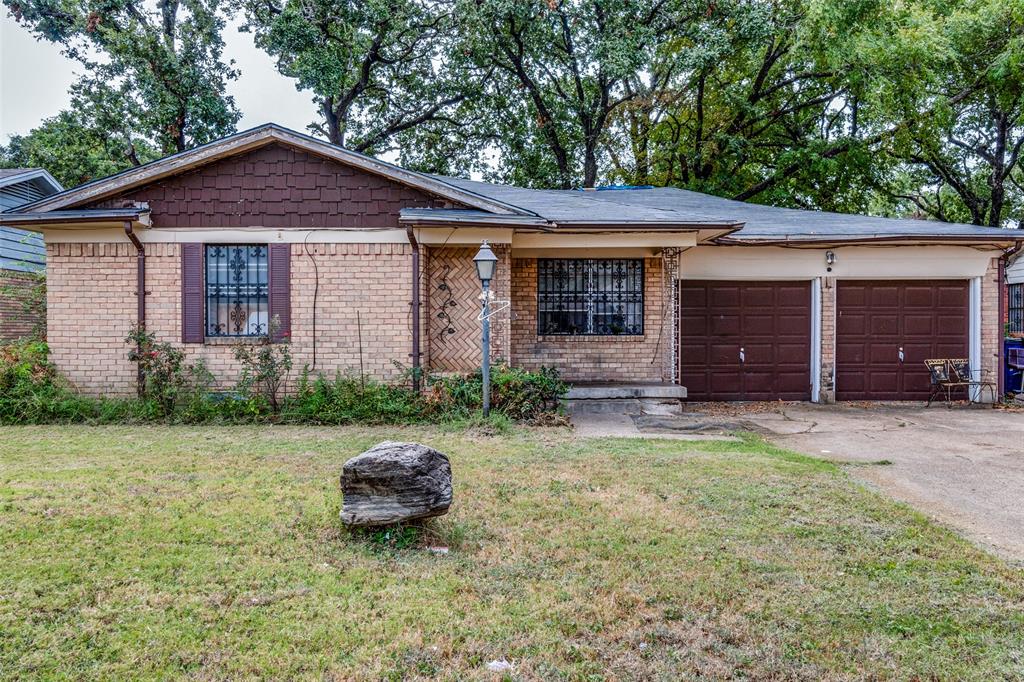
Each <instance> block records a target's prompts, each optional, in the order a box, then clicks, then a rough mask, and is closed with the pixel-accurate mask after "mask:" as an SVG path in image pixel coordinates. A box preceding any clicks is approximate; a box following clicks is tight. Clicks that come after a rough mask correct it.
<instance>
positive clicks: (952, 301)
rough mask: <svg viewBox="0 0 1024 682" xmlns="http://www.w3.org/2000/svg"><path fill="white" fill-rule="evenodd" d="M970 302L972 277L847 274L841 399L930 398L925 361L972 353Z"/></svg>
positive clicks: (839, 286)
mask: <svg viewBox="0 0 1024 682" xmlns="http://www.w3.org/2000/svg"><path fill="white" fill-rule="evenodd" d="M968 301H969V296H968V283H967V282H966V281H964V280H928V281H904V282H894V281H845V280H839V281H838V282H837V283H836V398H837V399H839V400H924V399H926V398H927V397H928V384H929V378H928V370H927V369H926V368H925V366H924V361H925V360H927V359H929V358H966V357H967V353H968V325H969V322H968V310H969V305H968ZM900 349H902V351H903V356H902V360H901V358H900Z"/></svg>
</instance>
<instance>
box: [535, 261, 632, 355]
mask: <svg viewBox="0 0 1024 682" xmlns="http://www.w3.org/2000/svg"><path fill="white" fill-rule="evenodd" d="M537 333H538V334H541V335H558V334H567V335H589V336H610V335H638V334H643V333H644V262H643V260H642V259H622V258H618V259H601V260H597V259H585V260H584V259H572V260H568V259H558V260H555V259H540V260H538V261H537Z"/></svg>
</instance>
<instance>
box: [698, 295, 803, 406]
mask: <svg viewBox="0 0 1024 682" xmlns="http://www.w3.org/2000/svg"><path fill="white" fill-rule="evenodd" d="M679 307H680V308H679V369H680V371H679V375H680V383H682V385H683V386H685V387H686V392H687V396H688V399H689V400H694V401H702V400H809V399H810V395H811V371H810V357H811V283H810V282H809V281H795V282H794V281H789V282H776V281H763V282H745V281H715V280H700V281H697V280H684V281H682V282H680V291H679Z"/></svg>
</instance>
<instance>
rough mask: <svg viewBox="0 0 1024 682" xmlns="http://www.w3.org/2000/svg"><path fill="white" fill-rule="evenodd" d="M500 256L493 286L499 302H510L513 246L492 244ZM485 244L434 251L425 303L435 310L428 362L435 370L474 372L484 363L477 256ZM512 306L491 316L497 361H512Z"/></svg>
mask: <svg viewBox="0 0 1024 682" xmlns="http://www.w3.org/2000/svg"><path fill="white" fill-rule="evenodd" d="M491 248H492V250H493V251H494V254H495V255H496V256H497V257H498V265H497V268H496V269H495V273H494V279H493V280H492V281H491V290H492V291H493V292H494V299H495V301H508V300H509V290H510V286H511V275H512V266H511V262H512V261H511V249H510V248H509V246H508V245H507V244H492V245H491ZM478 249H479V247H477V246H472V247H441V248H431V249H429V254H430V255H429V265H428V266H427V270H428V276H427V278H426V287H425V290H424V292H423V293H424V296H423V301H424V306H425V307H426V308H427V310H428V311H429V320H428V326H427V327H425V328H426V329H428V335H427V336H428V340H427V348H428V349H429V350H428V351H427V352H428V362H427V365H428V366H429V367H430V370H431V371H433V372H468V371H473V370H475V369H476V368H478V367H479V366H480V355H481V349H480V332H481V324H480V321H479V320H478V319H477V316H478V315H479V314H480V279H479V277H478V276H477V274H476V265H475V264H474V263H473V256H475V255H476V252H477V250H478ZM509 317H510V315H509V309H507V308H506V309H505V310H502V311H500V312H498V313H495V314H494V315H493V316H492V317H491V358H492V361H498V360H508V359H509V347H510V341H511V323H510V320H509Z"/></svg>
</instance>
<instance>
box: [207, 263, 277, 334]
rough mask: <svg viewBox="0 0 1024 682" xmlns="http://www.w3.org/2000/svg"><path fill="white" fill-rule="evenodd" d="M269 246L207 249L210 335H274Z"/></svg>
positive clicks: (208, 331)
mask: <svg viewBox="0 0 1024 682" xmlns="http://www.w3.org/2000/svg"><path fill="white" fill-rule="evenodd" d="M267 252H268V248H267V245H266V244H208V245H206V258H205V271H206V335H207V336H265V335H267V334H268V333H269V331H270V325H269V320H270V314H269V313H270V296H269V265H268V262H267V261H268V258H267V255H268V253H267Z"/></svg>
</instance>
